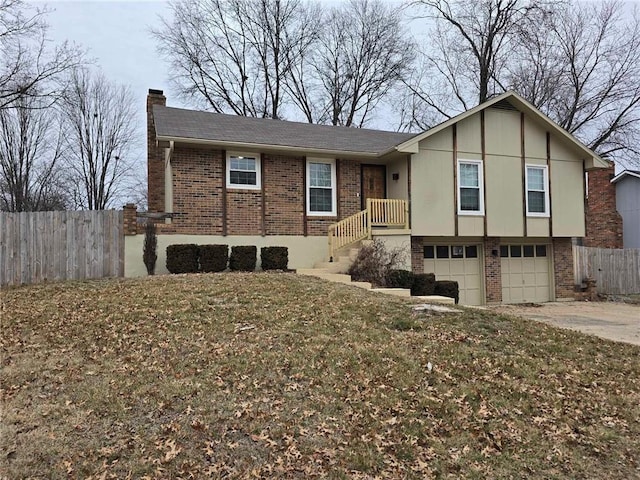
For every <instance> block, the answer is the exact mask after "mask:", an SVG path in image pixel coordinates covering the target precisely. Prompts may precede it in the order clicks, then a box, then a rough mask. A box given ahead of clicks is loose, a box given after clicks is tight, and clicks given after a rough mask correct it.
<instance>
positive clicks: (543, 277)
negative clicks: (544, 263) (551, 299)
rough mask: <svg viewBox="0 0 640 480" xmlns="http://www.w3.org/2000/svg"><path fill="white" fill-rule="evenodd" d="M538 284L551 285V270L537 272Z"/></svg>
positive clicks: (541, 285) (540, 285) (542, 285)
mask: <svg viewBox="0 0 640 480" xmlns="http://www.w3.org/2000/svg"><path fill="white" fill-rule="evenodd" d="M536 285H537V286H539V287H547V288H548V287H549V272H544V273H536Z"/></svg>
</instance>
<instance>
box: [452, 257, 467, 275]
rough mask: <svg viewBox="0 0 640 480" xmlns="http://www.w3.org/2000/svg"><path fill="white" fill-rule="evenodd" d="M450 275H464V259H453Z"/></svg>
mask: <svg viewBox="0 0 640 480" xmlns="http://www.w3.org/2000/svg"><path fill="white" fill-rule="evenodd" d="M450 265H451V269H450V275H464V273H465V272H464V261H461V260H451V263H450Z"/></svg>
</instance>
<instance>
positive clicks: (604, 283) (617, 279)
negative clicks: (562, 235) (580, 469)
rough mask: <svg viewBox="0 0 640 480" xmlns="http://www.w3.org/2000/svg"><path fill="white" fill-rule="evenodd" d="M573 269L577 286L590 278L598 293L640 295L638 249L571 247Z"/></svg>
mask: <svg viewBox="0 0 640 480" xmlns="http://www.w3.org/2000/svg"><path fill="white" fill-rule="evenodd" d="M573 268H574V278H575V281H576V283H577V284H580V283H582V281H583V280H584V279H585V278H593V279H594V280H595V281H596V290H597V291H598V293H602V294H609V295H628V294H633V293H640V249H636V248H627V249H611V248H593V247H579V246H574V247H573Z"/></svg>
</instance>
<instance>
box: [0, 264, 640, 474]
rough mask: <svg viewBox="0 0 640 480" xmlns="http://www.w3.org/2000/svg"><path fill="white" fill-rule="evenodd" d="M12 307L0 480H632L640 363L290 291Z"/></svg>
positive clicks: (264, 288)
mask: <svg viewBox="0 0 640 480" xmlns="http://www.w3.org/2000/svg"><path fill="white" fill-rule="evenodd" d="M1 295H2V312H1V313H2V328H1V337H0V342H1V343H0V346H1V351H2V364H1V368H2V370H1V372H2V376H1V381H2V385H1V387H2V392H1V393H2V420H1V426H0V428H1V431H0V477H3V478H5V477H6V478H11V479H17V478H94V479H95V478H102V479H106V478H203V477H207V476H210V477H213V478H247V477H281V478H308V477H314V476H316V477H328V478H372V477H379V478H429V477H434V478H435V477H437V478H448V477H450V478H523V477H527V478H611V479H613V478H640V463H639V461H640V460H639V458H640V455H639V454H638V452H640V349H639V348H638V347H633V346H631V345H623V344H615V343H613V342H607V341H604V340H598V339H596V338H592V337H588V336H585V335H581V334H578V333H573V332H567V331H562V330H557V329H554V328H552V327H548V326H545V325H541V324H538V323H533V322H527V321H524V320H519V319H514V318H510V317H506V316H497V315H495V314H492V313H488V312H480V311H472V310H468V311H463V312H461V313H458V314H451V315H444V316H436V317H426V316H424V314H413V313H411V308H410V306H409V305H408V304H407V303H406V302H404V301H402V300H400V299H397V300H396V299H393V298H389V297H386V296H376V295H374V294H370V293H368V292H365V291H361V290H358V289H355V288H351V287H344V286H340V285H334V284H328V283H325V282H322V281H319V280H313V279H309V278H305V277H297V276H295V275H291V274H211V275H191V276H172V277H169V276H163V277H156V278H147V279H141V280H111V281H99V282H82V283H80V282H77V283H59V284H50V285H43V286H31V287H23V288H17V289H12V290H8V291H7V290H5V291H3V292H1ZM428 362H431V363H432V364H433V365H434V368H433V371H432V372H430V373H429V372H428V371H427V368H426V365H427V363H428Z"/></svg>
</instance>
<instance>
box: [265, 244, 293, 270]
mask: <svg viewBox="0 0 640 480" xmlns="http://www.w3.org/2000/svg"><path fill="white" fill-rule="evenodd" d="M260 261H261V263H262V270H286V269H287V267H288V265H289V249H288V248H287V247H262V248H261V249H260Z"/></svg>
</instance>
